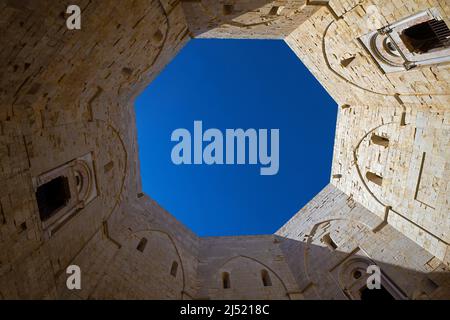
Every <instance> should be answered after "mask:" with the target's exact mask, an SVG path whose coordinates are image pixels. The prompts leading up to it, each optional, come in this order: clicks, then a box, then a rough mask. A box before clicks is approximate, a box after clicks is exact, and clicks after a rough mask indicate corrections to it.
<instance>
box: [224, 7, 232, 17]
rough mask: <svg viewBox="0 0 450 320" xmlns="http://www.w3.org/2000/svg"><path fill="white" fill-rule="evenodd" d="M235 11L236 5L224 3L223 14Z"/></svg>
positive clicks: (226, 14)
mask: <svg viewBox="0 0 450 320" xmlns="http://www.w3.org/2000/svg"><path fill="white" fill-rule="evenodd" d="M233 11H234V5H232V4H224V5H223V14H224V15H225V16H228V15H230V14H232V13H233Z"/></svg>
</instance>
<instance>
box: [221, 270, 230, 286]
mask: <svg viewBox="0 0 450 320" xmlns="http://www.w3.org/2000/svg"><path fill="white" fill-rule="evenodd" d="M222 287H223V288H224V289H229V288H230V287H231V282H230V274H229V273H228V272H223V273H222Z"/></svg>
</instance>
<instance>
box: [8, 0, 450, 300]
mask: <svg viewBox="0 0 450 320" xmlns="http://www.w3.org/2000/svg"><path fill="white" fill-rule="evenodd" d="M233 3H234V5H233V6H231V7H230V6H229V4H228V2H226V3H225V2H223V1H213V0H211V1H206V0H202V1H169V0H161V1H160V0H136V1H116V0H102V1H89V0H83V1H78V3H77V4H78V5H79V6H80V7H81V9H82V29H81V30H72V31H70V30H67V28H66V26H65V22H66V21H65V19H66V17H67V15H66V14H65V10H66V8H67V5H68V4H69V3H68V2H67V1H65V0H52V1H50V0H43V1H6V0H3V1H0V12H1V15H0V34H1V37H0V181H1V183H0V298H12V299H20V298H25V299H31V298H37V299H41V298H50V299H89V298H96V299H102V298H117V299H120V298H124V299H127V298H137V299H152V298H160V299H196V298H211V299H226V298H228V299H229V298H236V299H257V298H261V299H347V298H352V299H357V298H359V294H358V292H357V290H356V289H355V288H356V286H358V285H359V282H358V281H361V280H357V279H353V278H351V276H352V275H354V271H355V270H357V268H360V267H361V264H362V265H364V264H365V263H373V264H377V265H379V266H380V267H381V270H382V272H383V276H384V277H385V278H383V279H390V280H389V281H388V280H386V281H387V282H386V284H385V285H386V286H389V288H388V289H389V291H390V292H391V293H392V294H393V295H395V296H396V297H397V298H409V299H426V298H435V299H438V298H444V299H448V298H449V297H450V292H449V291H450V277H449V266H450V250H449V246H448V243H449V241H450V232H449V230H450V219H449V212H450V210H449V209H450V208H449V188H450V184H449V179H448V177H449V176H450V164H449V160H450V154H449V151H448V150H450V148H449V141H450V120H449V119H450V118H449V115H450V114H449V102H450V97H449V85H448V83H449V65H448V64H447V65H445V64H444V65H432V66H428V67H422V68H416V69H412V70H409V71H405V72H396V73H390V74H384V73H382V72H381V71H380V69H379V68H378V66H377V65H376V63H375V62H374V61H373V59H372V57H371V56H370V54H369V53H368V52H367V51H365V50H364V48H363V47H362V45H361V43H360V42H359V41H358V37H359V36H361V35H364V34H366V33H367V32H369V31H371V30H373V29H371V28H373V27H372V26H371V24H368V23H367V19H368V18H370V17H368V12H370V10H369V7H370V8H372V9H373V8H374V7H375V8H376V9H377V10H378V13H379V17H378V18H379V20H380V21H381V23H383V24H389V23H393V22H395V21H397V20H399V19H401V18H403V17H406V16H408V15H411V14H414V13H416V12H418V11H421V10H424V9H427V8H430V7H435V8H438V9H439V10H440V12H441V13H442V14H443V15H444V16H445V17H448V16H449V14H450V7H449V5H448V2H447V1H445V0H439V1H427V0H414V1H413V0H399V1H388V0H366V1H339V0H336V1H335V0H331V1H329V3H328V5H326V1H303V0H299V1H294V0H289V1H269V0H239V1H234V2H233ZM372 9H371V10H372ZM447 19H448V18H447ZM191 37H215V38H270V39H273V38H278V39H284V40H285V41H286V42H287V43H288V44H289V46H290V47H291V48H292V50H293V51H294V52H295V53H296V54H297V55H298V57H299V58H300V59H301V60H302V61H303V63H304V64H305V65H306V66H307V67H308V68H309V70H310V71H311V72H312V73H313V74H314V76H315V77H316V78H317V79H318V80H319V81H320V82H321V83H322V85H323V86H324V87H325V89H326V90H327V91H328V92H329V93H330V95H331V96H332V97H333V98H334V99H335V100H336V102H337V105H338V106H342V108H339V115H338V123H337V129H336V138H335V147H334V159H333V168H332V176H331V177H330V184H329V185H328V186H327V187H326V188H325V189H324V190H323V191H322V192H320V193H319V194H318V195H317V196H316V197H315V198H314V199H312V200H311V202H310V203H308V204H307V205H306V206H305V207H304V208H303V209H301V210H300V211H299V212H298V213H297V214H296V215H295V216H294V217H292V219H291V220H290V221H288V222H287V223H286V225H285V226H283V227H282V228H280V230H279V231H278V232H276V234H275V235H262V236H249V237H245V236H240V237H214V238H199V237H197V236H196V235H195V234H193V233H192V232H191V231H190V230H188V229H187V228H186V227H185V226H183V225H182V224H181V223H180V222H178V221H177V220H176V219H175V218H174V217H173V216H171V215H170V214H169V213H168V212H166V211H165V210H164V209H162V208H161V207H159V206H158V204H157V203H155V202H154V201H153V200H152V199H151V198H150V197H149V196H147V195H143V194H142V191H141V183H140V173H139V163H138V155H137V150H138V148H137V141H136V127H135V125H134V122H135V114H134V108H133V100H134V98H135V97H136V96H137V95H138V94H139V92H141V90H143V88H145V87H146V86H147V85H148V84H149V83H150V82H151V81H152V80H153V79H154V78H155V77H156V76H157V75H158V73H159V72H160V71H161V70H162V68H163V67H164V66H165V65H166V64H167V63H168V62H169V61H170V60H171V59H172V58H173V57H174V56H175V55H176V54H177V52H178V51H179V50H180V49H181V48H182V47H183V46H184V45H185V44H186V43H187V42H188V41H189V39H190V38H191ZM272 63H273V62H272ZM236 72H237V73H238V72H239V70H236ZM174 90H176V88H174ZM199 90H200V94H201V89H200V88H199ZM305 107H307V106H305ZM317 121H320V119H317ZM373 135H376V136H378V137H381V138H384V139H381V138H378V139H377V138H373ZM386 139H387V140H388V142H386ZM85 154H91V155H92V158H93V165H94V172H93V173H92V176H91V177H90V179H91V180H90V182H91V183H93V184H92V185H93V186H95V188H96V197H95V198H94V200H92V201H90V202H89V203H83V202H80V203H79V204H78V207H77V208H76V210H74V211H73V214H72V215H71V216H70V217H69V218H68V219H66V220H65V221H64V223H61V225H59V226H58V228H57V229H55V231H54V232H52V233H51V235H50V236H49V235H48V232H46V230H45V228H46V227H45V223H43V222H42V221H41V219H40V215H39V209H38V204H37V201H36V196H35V192H36V188H37V183H38V180H39V177H40V176H42V174H44V173H46V172H49V171H50V172H51V171H52V170H55V169H56V168H58V167H60V166H62V165H64V164H66V163H69V162H71V161H73V160H74V159H78V158H79V157H81V156H83V155H85ZM368 173H370V174H368ZM377 177H381V178H382V180H379V178H377ZM71 212H72V211H71ZM71 264H76V265H78V266H80V267H81V270H82V289H81V290H73V291H70V290H68V289H67V287H66V279H67V275H66V272H65V270H66V268H67V266H68V265H71ZM174 266H175V267H174ZM174 270H175V271H174ZM263 270H265V271H264V272H266V274H267V275H268V277H269V279H270V284H271V285H268V286H264V282H263V281H262V274H263ZM358 270H359V269H358ZM224 273H228V275H229V279H228V280H229V285H230V288H223V275H224ZM362 279H364V277H363V278H362ZM265 283H266V284H267V280H266V281H265ZM358 288H360V287H358ZM355 290H356V291H355Z"/></svg>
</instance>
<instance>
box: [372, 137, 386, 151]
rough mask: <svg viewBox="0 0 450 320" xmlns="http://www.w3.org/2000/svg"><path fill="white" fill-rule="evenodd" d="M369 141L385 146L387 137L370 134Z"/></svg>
mask: <svg viewBox="0 0 450 320" xmlns="http://www.w3.org/2000/svg"><path fill="white" fill-rule="evenodd" d="M370 141H371V142H372V143H373V144H376V145H379V146H382V147H385V148H387V147H388V146H389V139H388V138H386V137H383V136H379V135H377V134H372V137H370Z"/></svg>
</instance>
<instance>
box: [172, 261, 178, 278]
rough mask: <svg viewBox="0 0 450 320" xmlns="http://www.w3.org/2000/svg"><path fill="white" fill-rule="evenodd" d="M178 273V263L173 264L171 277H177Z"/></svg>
mask: <svg viewBox="0 0 450 320" xmlns="http://www.w3.org/2000/svg"><path fill="white" fill-rule="evenodd" d="M177 272H178V262H176V261H174V262H172V267H171V268H170V275H171V276H172V277H176V276H177Z"/></svg>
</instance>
